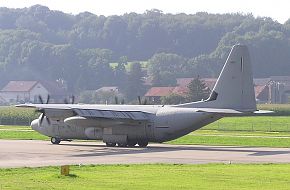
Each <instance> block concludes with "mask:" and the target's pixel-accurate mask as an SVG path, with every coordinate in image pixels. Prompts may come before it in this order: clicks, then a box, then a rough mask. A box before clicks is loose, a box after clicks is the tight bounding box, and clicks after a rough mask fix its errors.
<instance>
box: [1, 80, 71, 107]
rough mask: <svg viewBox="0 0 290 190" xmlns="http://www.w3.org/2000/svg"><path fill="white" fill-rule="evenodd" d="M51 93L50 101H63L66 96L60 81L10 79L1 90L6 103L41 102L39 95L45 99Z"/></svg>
mask: <svg viewBox="0 0 290 190" xmlns="http://www.w3.org/2000/svg"><path fill="white" fill-rule="evenodd" d="M48 95H50V102H52V103H62V102H63V100H64V99H65V98H66V91H65V90H64V89H63V88H61V87H60V86H59V85H58V83H56V82H50V81H10V82H9V83H8V84H7V85H6V86H4V88H3V89H2V90H1V91H0V96H1V97H2V99H3V100H4V101H5V103H8V104H13V103H28V102H31V103H39V99H38V96H41V97H42V98H43V99H44V101H46V100H45V99H46V97H47V96H48Z"/></svg>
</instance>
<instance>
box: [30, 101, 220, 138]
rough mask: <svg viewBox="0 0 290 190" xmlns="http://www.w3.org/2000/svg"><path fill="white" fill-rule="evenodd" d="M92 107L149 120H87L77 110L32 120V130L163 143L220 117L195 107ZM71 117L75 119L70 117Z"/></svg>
mask: <svg viewBox="0 0 290 190" xmlns="http://www.w3.org/2000/svg"><path fill="white" fill-rule="evenodd" d="M90 108H91V109H99V110H119V111H142V112H144V113H147V115H148V116H149V119H147V120H145V121H142V120H141V121H127V120H124V121H122V120H114V119H106V118H103V119H101V118H99V119H87V118H81V117H78V116H75V115H74V113H69V114H66V115H61V111H59V112H57V113H49V112H47V113H46V116H48V117H49V119H50V124H48V122H47V121H46V119H44V120H43V122H42V124H40V122H39V119H36V120H34V121H33V122H32V123H31V127H32V129H33V130H35V131H38V132H39V133H41V134H43V135H46V136H49V137H56V138H59V139H82V140H103V141H104V142H116V143H119V142H120V141H121V142H122V141H125V140H126V139H128V140H135V141H139V140H145V141H148V142H164V141H169V140H173V139H176V138H179V137H181V136H184V135H186V134H188V133H190V132H192V131H195V130H197V129H199V128H201V127H203V126H205V125H207V124H209V123H212V122H214V121H216V120H218V119H220V118H221V115H219V114H213V113H205V112H196V109H194V108H183V107H174V106H160V105H90ZM67 118H72V119H67Z"/></svg>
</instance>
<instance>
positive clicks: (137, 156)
mask: <svg viewBox="0 0 290 190" xmlns="http://www.w3.org/2000/svg"><path fill="white" fill-rule="evenodd" d="M0 150H1V151H0V167H1V168H8V167H37V166H51V165H54V166H55V165H65V164H126V163H127V164H128V163H182V164H201V163H287V162H290V149H289V148H261V147H259V148H257V147H234V146H201V145H168V144H149V146H148V148H119V147H106V146H105V145H104V144H101V143H96V142H62V143H61V144H60V145H52V144H50V142H49V141H36V140H33V141H32V140H31V141H30V140H0Z"/></svg>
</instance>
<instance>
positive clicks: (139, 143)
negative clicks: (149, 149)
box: [138, 141, 148, 148]
mask: <svg viewBox="0 0 290 190" xmlns="http://www.w3.org/2000/svg"><path fill="white" fill-rule="evenodd" d="M138 145H139V146H140V147H142V148H143V147H146V146H147V145H148V141H139V142H138Z"/></svg>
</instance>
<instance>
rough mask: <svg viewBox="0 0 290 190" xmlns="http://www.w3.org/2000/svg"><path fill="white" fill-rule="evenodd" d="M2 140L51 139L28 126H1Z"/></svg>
mask: <svg viewBox="0 0 290 190" xmlns="http://www.w3.org/2000/svg"><path fill="white" fill-rule="evenodd" d="M0 139H15V140H16V139H18V140H48V139H49V138H48V137H46V136H44V135H41V134H39V133H38V132H36V131H33V130H32V129H31V128H30V127H28V126H14V125H12V126H0ZM0 190H1V189H0Z"/></svg>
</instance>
